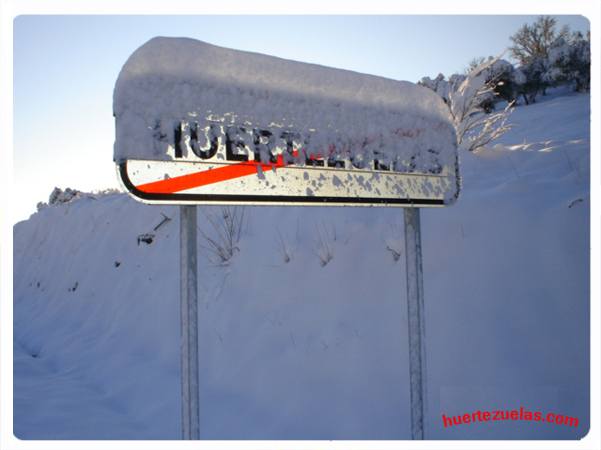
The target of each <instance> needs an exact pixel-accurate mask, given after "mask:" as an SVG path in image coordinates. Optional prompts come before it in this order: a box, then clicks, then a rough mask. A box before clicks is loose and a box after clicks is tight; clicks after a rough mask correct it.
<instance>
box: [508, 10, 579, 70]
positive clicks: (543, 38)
mask: <svg viewBox="0 0 601 450" xmlns="http://www.w3.org/2000/svg"><path fill="white" fill-rule="evenodd" d="M556 26H557V20H556V19H554V18H553V17H550V16H540V17H539V18H538V19H537V20H536V22H534V23H533V24H532V25H528V24H524V25H522V27H521V28H520V29H519V30H518V31H516V32H515V34H514V35H513V36H511V37H510V38H509V39H511V42H513V45H512V46H511V47H509V51H510V52H511V56H513V57H514V58H515V59H516V60H517V61H518V62H519V63H520V64H521V65H527V64H530V63H532V62H533V61H535V60H538V59H546V58H547V57H548V56H549V49H550V48H551V44H553V42H554V41H555V40H556V39H557V38H559V37H562V38H564V39H565V38H566V37H567V36H568V35H569V33H570V30H569V28H568V27H567V26H564V27H563V28H562V29H561V30H559V31H557V30H556Z"/></svg>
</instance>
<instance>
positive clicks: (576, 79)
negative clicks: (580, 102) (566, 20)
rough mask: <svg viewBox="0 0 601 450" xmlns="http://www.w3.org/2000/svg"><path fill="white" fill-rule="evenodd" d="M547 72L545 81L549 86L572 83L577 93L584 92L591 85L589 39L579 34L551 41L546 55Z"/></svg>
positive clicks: (588, 36)
mask: <svg viewBox="0 0 601 450" xmlns="http://www.w3.org/2000/svg"><path fill="white" fill-rule="evenodd" d="M548 60H549V66H550V68H549V70H548V71H547V72H546V73H545V81H546V82H548V83H549V84H552V85H554V84H561V83H573V85H574V89H575V90H576V91H577V92H586V91H588V90H589V89H590V83H591V72H590V65H591V38H590V32H589V33H588V34H587V37H586V38H585V37H584V35H583V34H582V33H580V32H575V33H572V34H571V35H570V36H569V39H567V38H564V37H559V38H557V39H555V41H553V43H552V44H551V47H550V49H549V54H548Z"/></svg>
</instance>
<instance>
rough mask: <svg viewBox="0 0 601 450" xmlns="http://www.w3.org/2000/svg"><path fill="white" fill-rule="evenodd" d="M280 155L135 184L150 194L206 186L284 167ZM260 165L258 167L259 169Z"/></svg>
mask: <svg viewBox="0 0 601 450" xmlns="http://www.w3.org/2000/svg"><path fill="white" fill-rule="evenodd" d="M284 166H285V164H284V162H283V158H282V155H279V156H278V160H277V162H276V163H275V164H263V163H260V162H257V161H244V162H241V163H237V164H230V165H227V166H224V167H218V168H216V169H209V170H203V171H201V172H195V173H190V174H188V175H181V176H179V177H174V178H168V179H166V180H159V181H153V182H152V183H146V184H141V185H139V186H136V187H137V188H138V189H139V190H141V191H142V192H147V193H152V194H173V193H175V192H179V191H185V190H186V189H192V188H195V187H200V186H206V185H207V184H213V183H219V182H221V181H226V180H232V179H234V178H240V177H244V176H246V175H252V174H253V173H257V172H258V171H259V170H263V171H267V170H270V169H273V168H279V167H284ZM259 167H260V169H259Z"/></svg>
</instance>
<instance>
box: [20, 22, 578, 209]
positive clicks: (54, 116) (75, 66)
mask: <svg viewBox="0 0 601 450" xmlns="http://www.w3.org/2000/svg"><path fill="white" fill-rule="evenodd" d="M535 19H536V16H392V15H388V16H20V17H17V18H16V19H15V22H14V61H13V70H14V184H15V186H14V188H15V189H16V190H17V191H18V192H20V194H21V199H22V201H21V202H19V203H18V204H15V205H14V208H15V211H14V212H13V214H14V216H13V220H15V221H16V220H22V219H25V218H27V217H28V216H29V214H31V213H32V212H34V211H35V205H36V203H37V202H39V201H46V200H47V198H48V195H49V194H50V191H51V190H52V189H53V188H54V187H55V186H58V187H61V188H65V187H71V188H76V189H80V190H92V189H102V188H108V187H117V186H118V185H117V177H116V175H115V170H114V165H113V162H112V153H113V148H112V147H113V141H114V123H113V117H112V91H113V87H114V83H115V80H116V79H117V75H118V73H119V70H120V69H121V67H122V65H123V64H124V63H125V61H126V59H127V58H128V56H129V55H130V54H131V53H132V52H133V51H134V50H135V49H136V48H137V47H139V46H140V45H142V44H143V43H144V42H146V41H147V40H148V39H150V38H152V37H154V36H158V35H162V36H186V37H191V38H196V39H200V40H203V41H206V42H209V43H212V44H216V45H221V46H225V47H231V48H235V49H239V50H248V51H254V52H259V53H265V54H270V55H275V56H279V57H283V58H288V59H294V60H298V61H304V62H312V63H317V64H323V65H327V66H331V67H337V68H344V69H349V70H355V71H358V72H364V73H370V74H374V75H380V76H384V77H388V78H392V79H402V80H409V81H413V82H416V81H418V80H419V79H420V78H421V77H422V76H426V75H428V76H431V77H432V76H435V75H437V74H438V73H439V72H442V73H444V74H445V75H449V74H451V73H454V72H462V71H463V70H464V68H465V67H466V66H467V64H468V62H469V61H470V60H471V59H472V58H474V57H478V56H489V55H498V54H501V53H502V52H503V51H504V50H505V49H506V48H507V47H508V46H509V45H510V40H509V36H510V35H511V34H512V33H514V32H515V31H516V30H517V29H518V28H519V27H520V26H521V25H522V24H524V23H529V22H533V21H534V20H535ZM558 22H559V24H560V25H563V24H567V25H569V26H570V27H571V28H572V29H574V30H581V31H585V30H588V26H589V25H588V21H587V20H586V19H585V18H584V17H582V16H560V17H558ZM191 63H192V62H191Z"/></svg>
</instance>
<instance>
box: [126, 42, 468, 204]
mask: <svg viewBox="0 0 601 450" xmlns="http://www.w3.org/2000/svg"><path fill="white" fill-rule="evenodd" d="M114 113H115V118H116V141H115V154H114V160H115V162H116V163H117V167H118V173H119V178H120V180H121V182H122V184H123V185H124V186H125V188H126V189H127V190H128V191H129V192H130V193H131V194H132V195H133V196H134V197H135V198H137V199H138V200H141V201H144V202H147V203H178V204H215V203H233V204H242V203H243V204H281V205H287V204H294V205H365V206H375V205H382V206H444V205H445V204H448V203H451V202H452V201H454V200H455V199H456V197H457V195H458V192H459V176H458V165H457V149H456V138H455V133H454V130H453V127H452V124H451V123H450V119H449V117H448V111H447V108H446V106H445V105H444V104H443V102H442V100H441V99H440V98H439V97H438V96H437V95H436V94H435V93H433V92H432V91H430V90H428V89H426V88H423V87H420V86H416V85H413V84H411V83H408V82H400V81H393V80H388V79H385V78H381V77H375V76H371V75H363V74H358V73H355V72H350V71H346V70H340V69H331V68H327V67H322V66H317V65H313V64H304V63H299V62H294V61H288V60H283V59H279V58H275V57H271V56H265V55H258V54H253V53H247V52H240V51H235V50H229V49H224V48H220V47H215V46H212V45H209V44H206V43H203V42H200V41H195V40H191V39H174V38H155V39H152V40H151V41H149V42H148V43H146V44H145V45H143V46H142V47H140V48H139V49H138V50H136V52H134V53H133V54H132V56H131V57H130V58H129V60H128V61H127V62H126V64H125V65H124V67H123V69H122V71H121V73H120V75H119V79H118V80H117V84H116V86H115V94H114Z"/></svg>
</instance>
